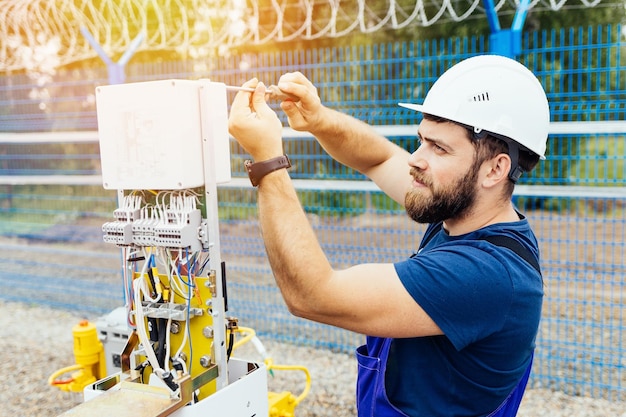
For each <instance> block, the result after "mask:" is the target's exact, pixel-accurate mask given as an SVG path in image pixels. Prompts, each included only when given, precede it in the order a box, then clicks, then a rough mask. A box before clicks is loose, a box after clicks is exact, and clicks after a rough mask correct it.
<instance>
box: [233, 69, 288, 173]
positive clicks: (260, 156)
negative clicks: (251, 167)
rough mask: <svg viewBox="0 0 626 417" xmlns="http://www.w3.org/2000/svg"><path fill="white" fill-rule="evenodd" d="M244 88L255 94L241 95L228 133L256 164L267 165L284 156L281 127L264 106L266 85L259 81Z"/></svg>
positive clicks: (265, 105) (235, 101) (269, 109)
mask: <svg viewBox="0 0 626 417" xmlns="http://www.w3.org/2000/svg"><path fill="white" fill-rule="evenodd" d="M243 87H247V88H254V93H248V92H244V91H240V92H239V93H237V95H236V96H235V98H234V100H233V103H232V106H231V108H230V116H229V118H228V130H229V132H230V134H231V135H233V137H234V138H235V139H236V140H237V142H239V144H240V145H241V146H243V147H244V149H245V150H246V151H247V152H248V153H249V154H250V155H251V156H252V158H253V159H254V160H255V161H257V162H258V161H265V160H267V159H270V158H274V157H276V156H280V155H282V154H283V142H282V129H283V126H282V123H281V122H280V120H279V119H278V116H277V115H276V113H275V112H274V111H273V110H272V109H271V108H270V107H269V106H268V105H267V103H266V102H265V85H263V83H261V82H259V81H258V80H257V79H256V78H253V79H252V80H250V81H247V82H246V83H244V84H243Z"/></svg>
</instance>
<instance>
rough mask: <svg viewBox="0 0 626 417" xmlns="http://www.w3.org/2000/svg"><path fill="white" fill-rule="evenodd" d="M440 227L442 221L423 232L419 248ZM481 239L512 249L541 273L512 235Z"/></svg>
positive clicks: (536, 262)
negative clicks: (425, 232)
mask: <svg viewBox="0 0 626 417" xmlns="http://www.w3.org/2000/svg"><path fill="white" fill-rule="evenodd" d="M442 228H443V222H439V223H437V224H435V225H434V226H433V227H432V228H430V230H429V231H428V233H427V234H425V235H424V238H423V239H422V243H421V244H420V249H421V248H423V247H425V246H426V245H427V244H428V242H430V241H431V240H432V238H433V237H435V235H436V234H437V233H439V232H440V231H441V229H442ZM481 240H486V241H487V242H489V243H491V244H494V245H496V246H500V247H503V248H507V249H510V250H512V251H513V252H515V253H516V254H517V255H518V256H519V257H520V258H522V259H523V260H525V261H526V262H528V263H529V264H530V265H531V266H532V267H533V268H535V270H536V271H537V272H539V274H541V267H540V266H539V261H538V260H537V258H536V257H535V255H533V254H532V253H531V252H530V251H529V250H528V249H527V248H525V247H524V246H523V245H522V244H521V243H519V242H518V241H517V240H515V239H513V238H512V237H509V236H503V235H492V236H487V237H483V238H481Z"/></svg>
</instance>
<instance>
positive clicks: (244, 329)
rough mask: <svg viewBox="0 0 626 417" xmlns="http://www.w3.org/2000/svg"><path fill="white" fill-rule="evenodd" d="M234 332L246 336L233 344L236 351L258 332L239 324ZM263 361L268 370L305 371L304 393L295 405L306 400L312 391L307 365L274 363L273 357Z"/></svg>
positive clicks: (296, 400) (299, 396)
mask: <svg viewBox="0 0 626 417" xmlns="http://www.w3.org/2000/svg"><path fill="white" fill-rule="evenodd" d="M233 332H236V333H241V334H243V335H244V336H243V337H242V338H241V339H240V340H238V341H237V342H235V343H234V344H233V352H234V351H235V349H237V348H239V347H241V346H242V345H244V344H246V343H248V342H249V341H251V340H252V338H254V337H255V336H256V332H255V331H254V329H251V328H250V327H242V326H239V327H237V328H236V329H233ZM263 362H264V363H265V366H266V367H267V371H268V372H271V371H272V369H277V370H280V371H302V372H304V375H305V376H306V383H305V385H304V390H303V391H302V393H300V395H298V397H297V398H296V399H295V403H296V404H295V405H298V404H299V403H300V402H301V401H302V400H304V399H305V398H306V396H307V395H309V391H311V374H310V373H309V370H308V369H307V368H306V367H305V366H301V365H277V364H275V363H274V360H273V359H272V358H265V359H264V360H263Z"/></svg>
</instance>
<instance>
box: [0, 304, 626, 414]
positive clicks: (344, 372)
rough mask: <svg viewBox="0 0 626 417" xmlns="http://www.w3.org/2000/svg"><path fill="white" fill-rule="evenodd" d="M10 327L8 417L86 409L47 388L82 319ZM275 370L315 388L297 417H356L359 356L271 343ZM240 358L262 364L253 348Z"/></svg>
mask: <svg viewBox="0 0 626 417" xmlns="http://www.w3.org/2000/svg"><path fill="white" fill-rule="evenodd" d="M0 309H1V311H2V319H1V320H2V326H1V327H0V351H1V352H2V353H3V357H4V360H3V361H2V362H1V364H0V375H2V385H3V389H2V390H0V404H2V411H1V412H0V415H2V416H31V417H51V416H57V415H59V414H61V413H63V412H64V411H66V410H68V409H70V408H72V407H74V406H75V405H77V404H79V402H80V396H77V395H72V394H69V393H64V392H62V391H60V390H58V389H56V388H53V387H51V386H49V385H48V384H47V379H48V376H49V375H50V374H51V373H52V372H54V371H55V370H57V369H59V368H62V367H64V366H69V365H71V364H73V363H74V362H73V354H72V334H71V332H72V327H73V326H74V325H75V324H76V323H77V322H78V321H79V320H80V319H82V318H89V319H93V318H95V317H81V316H79V315H76V314H73V313H71V312H68V311H63V310H55V309H49V308H42V307H39V306H34V305H26V304H21V303H12V302H4V301H0ZM263 343H264V345H265V347H266V349H267V350H268V352H269V354H270V355H271V356H272V357H273V358H274V361H275V363H279V364H285V365H296V364H297V365H304V366H306V367H308V369H309V371H310V372H311V376H312V381H313V386H312V389H311V392H310V393H309V395H308V396H307V398H305V399H304V401H302V403H301V404H299V405H298V407H297V408H296V415H297V416H311V417H327V416H328V417H331V416H333V417H344V416H345V417H348V416H355V415H356V412H355V407H354V383H355V372H356V363H355V360H354V358H353V356H352V355H348V354H341V353H333V352H329V351H327V350H318V349H312V348H308V347H299V346H293V345H289V344H282V343H278V342H275V341H270V340H268V341H263ZM236 356H238V357H242V358H248V359H255V360H256V359H258V358H255V357H254V353H253V352H252V351H247V350H246V348H245V347H243V348H241V349H240V350H238V351H237V353H236ZM268 379H269V389H270V390H272V391H276V392H280V391H283V390H288V391H291V392H293V393H294V394H296V395H298V394H299V393H300V392H301V390H302V388H303V386H304V385H303V380H304V378H303V375H302V373H300V372H287V371H276V373H275V376H274V377H273V378H272V377H268ZM518 416H519V417H531V416H532V417H535V416H551V417H626V404H625V403H612V402H609V401H606V400H596V399H592V398H588V397H572V396H568V395H565V394H563V393H560V392H554V391H550V390H545V389H529V390H527V392H526V395H525V397H524V400H523V401H522V406H521V408H520V411H519V413H518Z"/></svg>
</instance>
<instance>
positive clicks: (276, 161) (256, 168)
mask: <svg viewBox="0 0 626 417" xmlns="http://www.w3.org/2000/svg"><path fill="white" fill-rule="evenodd" d="M244 166H245V167H246V170H247V171H248V177H250V182H251V183H252V185H253V186H254V187H257V186H258V185H259V183H260V182H261V179H262V178H263V177H264V176H266V175H267V174H269V173H270V172H274V171H278V170H279V169H282V168H291V161H290V160H289V157H288V156H287V154H285V155H281V156H277V157H276V158H271V159H268V160H266V161H261V162H252V161H251V160H249V159H247V160H246V161H245V162H244Z"/></svg>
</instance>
